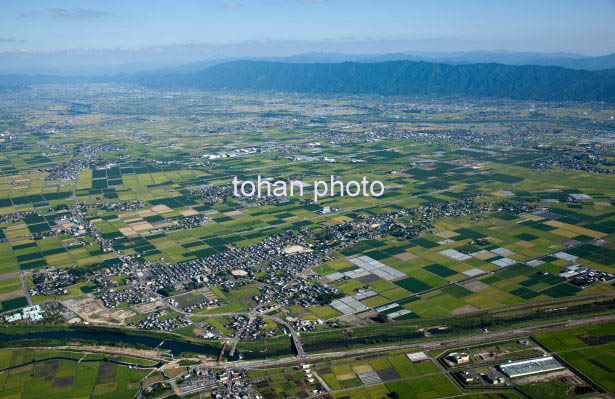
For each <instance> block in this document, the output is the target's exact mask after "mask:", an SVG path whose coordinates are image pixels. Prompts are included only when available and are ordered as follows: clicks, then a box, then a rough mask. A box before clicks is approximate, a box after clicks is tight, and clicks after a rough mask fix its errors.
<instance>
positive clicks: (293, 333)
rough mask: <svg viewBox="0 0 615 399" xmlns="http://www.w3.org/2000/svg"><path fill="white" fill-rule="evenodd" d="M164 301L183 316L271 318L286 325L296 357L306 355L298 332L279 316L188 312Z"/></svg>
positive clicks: (234, 340) (237, 336) (254, 313)
mask: <svg viewBox="0 0 615 399" xmlns="http://www.w3.org/2000/svg"><path fill="white" fill-rule="evenodd" d="M166 303H167V305H168V306H169V307H171V308H172V309H173V310H174V311H175V312H177V313H180V314H183V315H185V316H190V317H194V316H207V317H223V316H247V317H248V319H250V320H253V319H254V318H256V317H262V318H263V319H269V320H272V321H274V322H276V323H278V324H282V325H283V326H284V327H286V329H287V330H288V332H289V333H290V336H291V339H292V340H293V344H294V345H295V349H296V351H297V357H298V358H302V357H305V356H306V354H305V351H304V350H303V345H302V344H301V338H300V337H299V333H298V332H297V331H295V329H294V328H293V326H291V325H290V323H288V322H287V321H286V320H283V319H280V318H279V317H275V316H270V315H268V314H265V313H256V312H232V313H209V314H203V313H190V312H185V311H183V310H182V309H179V308H178V307H177V306H174V305H171V304H170V303H168V302H166ZM239 335H240V332H239V331H238V332H237V333H235V337H234V338H233V347H232V349H231V352H230V353H231V356H232V355H233V354H234V353H235V347H236V346H237V342H238V341H239Z"/></svg>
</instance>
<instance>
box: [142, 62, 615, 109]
mask: <svg viewBox="0 0 615 399" xmlns="http://www.w3.org/2000/svg"><path fill="white" fill-rule="evenodd" d="M137 83H139V84H142V85H145V86H147V87H151V88H173V89H178V88H179V89H204V90H212V89H213V90H216V89H227V90H276V91H290V92H305V93H340V94H380V95H414V94H435V95H448V94H463V95H470V96H488V97H503V98H513V99H524V100H549V101H568V100H581V101H591V100H596V101H607V102H615V69H610V70H602V71H586V70H576V69H569V68H562V67H552V66H539V65H521V66H515V65H503V64H494V63H489V64H462V65H452V64H443V63H429V62H423V61H419V62H413V61H386V62H373V63H358V62H341V63H284V62H268V61H233V62H227V63H223V64H217V65H213V66H210V67H209V68H206V69H204V70H202V71H199V72H194V73H171V74H166V75H165V74H158V75H156V74H154V75H149V76H147V77H144V78H142V79H137Z"/></svg>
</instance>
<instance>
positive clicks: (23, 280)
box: [19, 270, 32, 306]
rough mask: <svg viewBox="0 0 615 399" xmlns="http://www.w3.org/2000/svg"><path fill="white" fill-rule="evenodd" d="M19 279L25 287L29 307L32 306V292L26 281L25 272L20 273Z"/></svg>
mask: <svg viewBox="0 0 615 399" xmlns="http://www.w3.org/2000/svg"><path fill="white" fill-rule="evenodd" d="M19 279H20V280H21V286H22V287H23V292H24V295H25V296H26V300H27V301H28V306H32V298H31V297H30V291H28V285H27V284H26V280H25V279H24V273H23V270H20V271H19Z"/></svg>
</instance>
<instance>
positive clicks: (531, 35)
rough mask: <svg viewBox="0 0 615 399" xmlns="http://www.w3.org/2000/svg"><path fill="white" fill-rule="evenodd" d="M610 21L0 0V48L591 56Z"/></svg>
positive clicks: (608, 44)
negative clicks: (324, 46)
mask: <svg viewBox="0 0 615 399" xmlns="http://www.w3.org/2000/svg"><path fill="white" fill-rule="evenodd" d="M613 21H615V1H614V0H528V1H526V0H506V1H503V0H502V1H501V0H429V1H415V0H236V1H230V2H229V1H223V0H175V1H170V0H169V1H165V0H147V1H138V0H122V1H118V0H82V1H53V0H40V1H35V0H19V1H16V0H2V1H1V3H0V51H4V52H6V51H20V50H37V51H40V50H45V51H49V50H66V49H104V48H106V49H108V48H123V49H135V48H143V47H151V46H164V45H177V44H182V45H183V44H188V43H202V44H214V45H219V44H229V43H241V42H246V41H267V40H270V41H284V40H293V41H296V40H299V41H338V42H345V41H361V40H378V41H382V40H385V41H387V40H390V41H393V42H395V41H397V42H399V41H403V42H405V43H406V44H404V45H403V46H413V47H415V48H405V49H399V50H406V51H412V50H423V51H425V50H433V51H451V50H477V49H486V50H492V49H506V50H511V51H549V52H556V51H566V52H578V53H583V54H592V55H597V54H605V53H609V52H613V51H615V23H614V22H613ZM349 50H353V51H356V49H349ZM298 52H300V51H298Z"/></svg>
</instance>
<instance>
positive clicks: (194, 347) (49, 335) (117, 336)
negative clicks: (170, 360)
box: [0, 330, 293, 360]
mask: <svg viewBox="0 0 615 399" xmlns="http://www.w3.org/2000/svg"><path fill="white" fill-rule="evenodd" d="M37 339H43V340H44V339H52V340H62V341H67V340H83V341H89V342H95V343H97V344H106V343H112V344H128V345H133V346H146V347H149V348H160V349H163V350H167V351H168V352H170V353H171V354H173V355H174V356H178V355H179V354H181V353H196V354H199V355H206V356H210V357H213V358H217V357H218V354H219V353H220V347H218V346H215V345H211V344H207V343H203V344H196V343H191V342H182V341H176V340H173V339H165V340H164V341H161V340H160V339H159V338H154V337H150V336H147V335H139V334H125V333H121V332H117V333H116V332H113V331H100V330H97V331H96V332H93V331H92V332H88V331H72V330H68V331H63V330H49V331H37V332H33V333H30V334H0V342H16V341H27V340H37ZM284 355H288V356H292V355H293V353H292V352H291V351H290V350H288V351H285V350H280V351H266V352H238V353H235V356H233V357H232V358H231V357H229V356H228V352H227V353H225V358H226V359H227V360H238V359H239V358H240V356H241V358H243V359H246V360H251V359H264V358H267V357H277V356H284Z"/></svg>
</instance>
